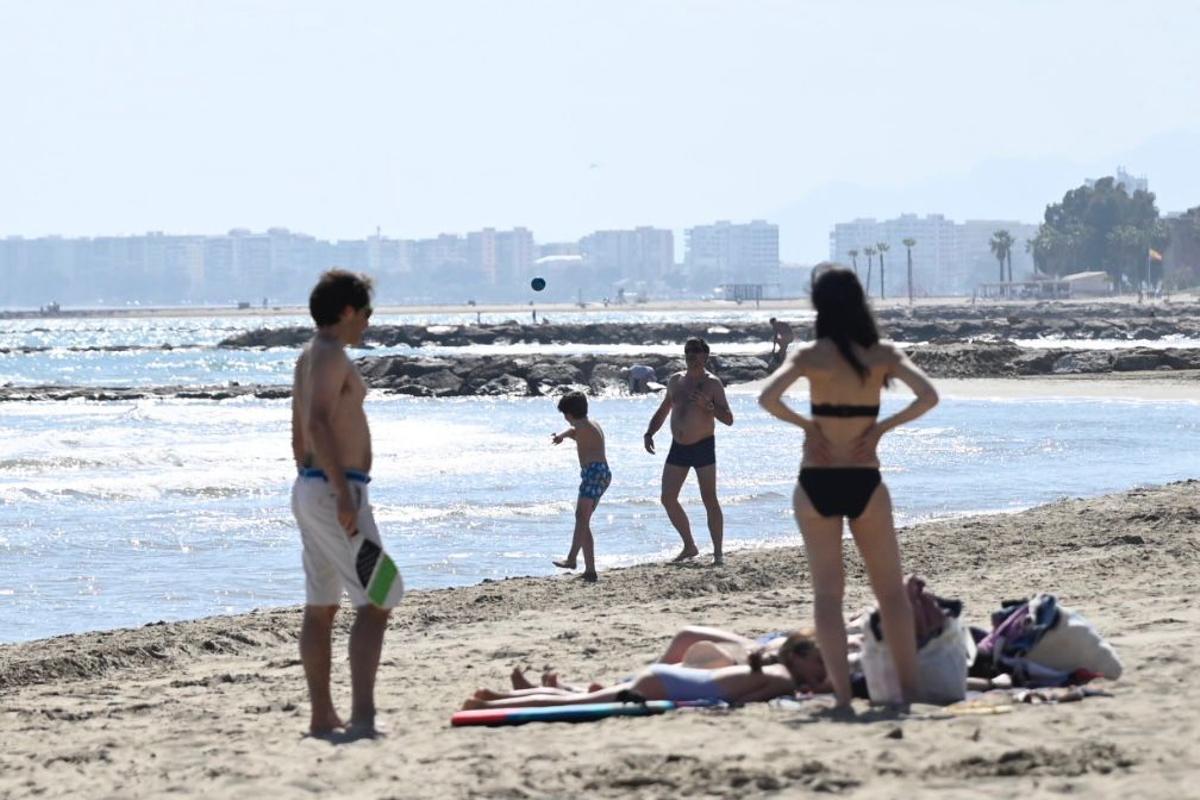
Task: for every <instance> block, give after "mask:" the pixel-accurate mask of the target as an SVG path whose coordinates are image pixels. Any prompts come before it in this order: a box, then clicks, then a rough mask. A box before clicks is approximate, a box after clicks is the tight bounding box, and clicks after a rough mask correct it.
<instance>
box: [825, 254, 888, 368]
mask: <svg viewBox="0 0 1200 800" xmlns="http://www.w3.org/2000/svg"><path fill="white" fill-rule="evenodd" d="M814 272H816V273H817V278H816V280H814V281H813V285H812V304H813V308H815V309H816V310H817V325H816V338H818V339H825V338H828V339H832V340H833V343H834V345H836V346H837V349H838V352H839V353H841V354H842V358H844V359H846V361H848V362H850V366H851V367H853V368H854V371H855V372H857V373H858V376H859V377H860V378H862V379H863V380H866V379H867V366H866V364H864V363H862V359H860V358H859V357H858V356H857V355H855V353H854V348H852V347H851V346H850V343H851V342H854V343H855V344H857V345H859V346H860V347H870V346H871V345H873V344H876V343H877V342H878V341H879V326H878V325H876V324H875V315H874V314H872V313H871V306H870V305H869V304H868V303H867V296H866V294H865V293H864V292H863V287H862V284H861V283H859V282H858V276H857V275H855V274H854V273H853V272H851V271H850V270H848V269H846V268H845V267H841V266H838V265H835V264H828V263H826V264H818V265H817V266H816V268H815V269H814Z"/></svg>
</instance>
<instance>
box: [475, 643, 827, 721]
mask: <svg viewBox="0 0 1200 800" xmlns="http://www.w3.org/2000/svg"><path fill="white" fill-rule="evenodd" d="M771 661H775V663H769V662H771ZM824 680H825V664H824V662H823V661H822V660H821V654H820V652H819V651H818V650H817V646H816V644H815V643H814V642H813V640H812V639H811V638H809V637H808V636H807V635H805V634H802V633H794V634H792V635H790V636H788V637H787V639H786V640H785V641H784V642H783V644H782V646H780V648H779V653H778V655H777V656H775V657H771V656H763V655H762V654H761V653H760V652H757V651H756V652H754V653H752V654H751V656H750V663H748V664H745V665H736V666H726V667H720V668H717V669H697V668H695V667H687V666H683V665H681V664H664V663H657V664H651V665H650V666H649V667H647V668H646V669H644V670H643V671H642V672H640V673H638V674H637V675H636V676H634V677H633V678H632V679H630V680H627V681H622V682H621V683H617V684H615V685H613V686H609V687H607V688H600V689H597V690H595V691H590V692H574V691H571V690H569V689H564V688H558V687H549V686H537V687H532V688H528V689H514V690H513V691H511V692H495V691H492V690H490V689H480V690H479V691H477V692H475V696H474V697H471V698H469V699H468V700H467V701H466V702H465V703H463V708H467V709H470V708H520V707H528V706H569V705H581V704H584V703H609V702H613V701H616V700H619V699H621V698H622V697H623V696H625V695H626V694H627V693H632V694H635V695H637V696H638V697H639V698H641V699H644V700H674V701H677V702H683V701H708V702H724V703H730V704H742V703H753V702H759V701H764V700H770V699H772V698H775V697H782V696H784V695H790V694H793V693H795V691H796V687H797V686H816V685H819V684H821V683H823V682H824Z"/></svg>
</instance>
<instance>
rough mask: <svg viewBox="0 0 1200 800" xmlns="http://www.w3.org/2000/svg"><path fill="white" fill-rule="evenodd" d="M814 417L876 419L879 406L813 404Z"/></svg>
mask: <svg viewBox="0 0 1200 800" xmlns="http://www.w3.org/2000/svg"><path fill="white" fill-rule="evenodd" d="M812 415H813V416H814V417H878V416H879V406H843V405H835V404H834V403H813V404H812Z"/></svg>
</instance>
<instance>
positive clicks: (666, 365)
mask: <svg viewBox="0 0 1200 800" xmlns="http://www.w3.org/2000/svg"><path fill="white" fill-rule="evenodd" d="M634 364H645V365H647V366H650V367H653V368H654V370H655V372H657V373H658V376H659V379H660V380H662V381H666V379H667V377H668V376H670V374H671V373H672V372H677V371H679V370H682V369H683V368H684V363H683V359H682V358H675V357H671V356H661V355H638V356H612V355H604V356H595V355H574V356H524V357H500V356H456V357H453V358H412V357H408V356H380V357H368V358H364V359H361V360H360V361H359V365H360V368H361V369H362V373H363V377H364V379H365V380H366V381H367V384H368V385H369V386H371V387H372V388H376V389H384V390H387V391H390V392H396V393H400V394H410V395H415V396H418V397H454V396H459V395H482V396H494V395H507V396H518V397H524V396H538V395H548V394H561V393H563V392H567V391H571V390H579V391H583V392H587V393H589V394H606V393H613V392H617V391H620V390H621V388H622V387H624V386H625V383H626V378H625V374H626V371H627V370H628V369H629V367H631V366H633V365H634ZM709 369H710V370H712V371H713V372H714V373H715V374H716V375H717V376H718V377H720V378H721V380H722V381H724V382H725V383H726V384H734V383H746V382H748V381H754V380H759V379H760V378H765V377H766V376H767V375H768V374H769V367H768V365H767V360H766V357H765V356H764V357H758V356H714V357H712V358H711V359H710V362H709Z"/></svg>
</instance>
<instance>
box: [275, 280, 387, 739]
mask: <svg viewBox="0 0 1200 800" xmlns="http://www.w3.org/2000/svg"><path fill="white" fill-rule="evenodd" d="M308 305H309V311H310V312H311V313H312V317H313V320H314V321H315V322H316V325H317V332H316V334H314V336H313V338H312V339H311V340H310V341H309V343H308V344H307V345H305V347H304V350H303V351H302V352H301V354H300V358H299V359H298V360H297V361H296V371H295V374H294V384H293V389H292V453H293V455H294V456H295V459H296V466H297V468H298V469H299V473H300V474H299V476H298V477H297V478H296V483H295V485H294V486H293V487H292V513H293V514H295V516H296V522H297V523H298V525H299V526H300V538H301V540H302V542H303V544H304V575H305V584H306V585H305V606H304V622H303V625H302V626H301V630H300V660H301V662H302V663H303V664H304V675H305V678H306V679H307V680H308V695H309V700H310V702H311V704H312V718H311V722H310V726H309V730H310V731H311V733H312V734H313V735H317V736H328V735H331V734H333V733H335V732H336V731H337V730H338V729H340V728H345V729H346V731H347V732H348V733H351V734H353V735H355V736H370V735H374V734H375V674H376V672H377V671H378V669H379V655H380V652H381V650H382V649H383V635H384V631H385V630H386V629H387V622H388V614H389V613H390V611H391V609H392V608H393V607H394V606H395V605H396V603H398V602H399V601H400V597H401V595H402V594H403V592H404V583H403V581H402V580H401V578H400V574H399V572H398V571H397V570H396V566H395V564H394V563H393V562H392V560H391V558H389V557H388V556H387V555H386V554H385V553H384V552H383V546H382V543H381V541H380V538H379V530H378V529H377V528H376V526H375V519H374V516H373V515H372V513H371V506H370V504H369V503H368V499H367V483H368V482H369V481H370V477H369V475H370V469H371V432H370V429H369V427H368V425H367V416H366V412H365V410H364V409H363V399H364V398H365V397H366V393H367V387H366V384H365V383H364V382H363V379H362V376H361V375H359V373H358V370H357V369H356V368H355V366H354V363H353V362H352V361H351V360H350V358H349V357H348V356H347V355H346V350H345V348H346V346H348V345H355V344H360V343H361V342H362V336H363V333H364V332H365V331H366V329H367V324H368V320H369V319H370V317H371V280H370V278H367V277H366V276H365V275H357V274H355V273H352V272H346V271H343V270H330V271H328V272H326V273H324V274H323V275H322V276H321V278H320V280H319V281H318V283H317V285H316V287H315V288H314V289H313V290H312V294H311V295H310V297H309V302H308ZM343 591H345V592H346V593H347V594H349V596H350V602H351V603H352V604H353V605H354V607H355V611H356V613H355V619H354V624H353V626H352V627H351V629H350V682H351V687H352V696H353V699H352V707H351V711H350V720H349V722H348V723H343V722H342V720H341V718H340V717H339V716H338V713H337V711H336V710H335V709H334V707H333V699H332V697H331V694H330V689H329V673H330V662H331V653H330V650H331V641H330V640H331V638H332V634H333V619H334V616H335V615H336V614H337V611H338V606H339V605H340V603H341V598H342V592H343Z"/></svg>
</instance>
